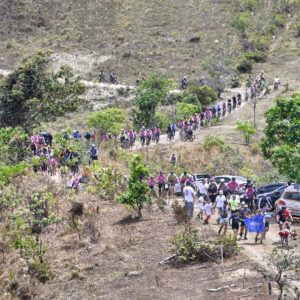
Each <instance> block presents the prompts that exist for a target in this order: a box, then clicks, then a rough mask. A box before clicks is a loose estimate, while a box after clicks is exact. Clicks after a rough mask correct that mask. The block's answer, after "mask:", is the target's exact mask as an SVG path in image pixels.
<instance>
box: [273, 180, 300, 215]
mask: <svg viewBox="0 0 300 300" xmlns="http://www.w3.org/2000/svg"><path fill="white" fill-rule="evenodd" d="M283 205H285V206H286V208H287V209H288V210H289V211H290V212H291V215H292V216H297V217H300V184H292V185H291V186H289V187H287V188H286V189H285V191H284V192H283V193H282V195H281V197H280V198H279V199H278V200H277V201H276V203H275V207H276V211H279V210H280V209H281V207H282V206H283Z"/></svg>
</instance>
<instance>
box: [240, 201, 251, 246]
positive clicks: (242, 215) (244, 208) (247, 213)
mask: <svg viewBox="0 0 300 300" xmlns="http://www.w3.org/2000/svg"><path fill="white" fill-rule="evenodd" d="M250 215H251V210H250V209H249V208H248V205H246V203H245V202H242V207H241V208H240V222H241V230H240V237H242V236H243V234H244V240H247V233H248V228H247V227H246V225H245V220H246V218H248V217H249V216H250Z"/></svg>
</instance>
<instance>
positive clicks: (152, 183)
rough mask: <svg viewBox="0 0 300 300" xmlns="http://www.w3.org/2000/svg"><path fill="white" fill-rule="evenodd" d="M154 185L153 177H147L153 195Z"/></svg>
mask: <svg viewBox="0 0 300 300" xmlns="http://www.w3.org/2000/svg"><path fill="white" fill-rule="evenodd" d="M155 183H156V181H155V179H154V177H153V176H152V175H149V179H148V185H149V188H150V190H151V191H152V193H153V194H155V191H154V186H155Z"/></svg>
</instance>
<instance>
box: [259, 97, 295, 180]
mask: <svg viewBox="0 0 300 300" xmlns="http://www.w3.org/2000/svg"><path fill="white" fill-rule="evenodd" d="M275 101H276V105H275V106H274V107H271V108H270V109H269V110H268V111H266V113H265V118H266V123H267V126H266V127H265V129H264V132H265V135H266V137H265V138H263V139H262V140H261V148H262V152H263V156H264V157H265V158H267V159H270V160H271V161H272V164H273V166H275V167H277V168H278V170H279V173H280V174H284V175H286V176H288V177H289V179H292V180H295V181H296V182H299V181H300V172H299V165H300V147H299V145H300V134H299V132H300V128H299V120H300V94H299V93H298V94H294V95H293V96H292V97H291V98H284V97H280V98H277V99H276V100H275Z"/></svg>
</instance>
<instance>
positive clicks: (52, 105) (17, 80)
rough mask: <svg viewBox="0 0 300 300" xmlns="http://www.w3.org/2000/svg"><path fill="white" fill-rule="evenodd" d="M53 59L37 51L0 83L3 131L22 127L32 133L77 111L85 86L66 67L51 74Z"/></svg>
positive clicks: (0, 115) (0, 112) (47, 54)
mask: <svg viewBox="0 0 300 300" xmlns="http://www.w3.org/2000/svg"><path fill="white" fill-rule="evenodd" d="M50 55H51V52H50V51H48V52H42V51H37V52H36V53H34V54H33V55H32V56H30V57H25V58H24V59H23V61H22V63H21V64H20V65H19V66H18V67H17V69H16V70H15V71H14V72H13V73H11V74H10V75H8V76H7V77H6V78H4V80H2V81H1V83H0V125H1V127H7V126H11V127H17V126H19V127H22V128H23V129H25V130H26V131H30V130H32V129H33V128H35V127H37V126H38V125H39V124H40V123H41V122H47V121H50V120H54V119H55V117H58V116H63V115H64V114H65V113H66V112H68V111H74V110H76V109H77V107H78V105H79V103H80V102H81V99H80V98H79V97H78V96H79V95H81V94H82V93H83V92H84V85H83V84H82V83H81V82H80V78H79V77H74V75H73V73H72V71H71V69H70V68H69V67H67V66H62V67H61V68H60V70H59V71H58V72H56V73H54V72H50V71H48V70H47V68H48V65H49V62H50Z"/></svg>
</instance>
